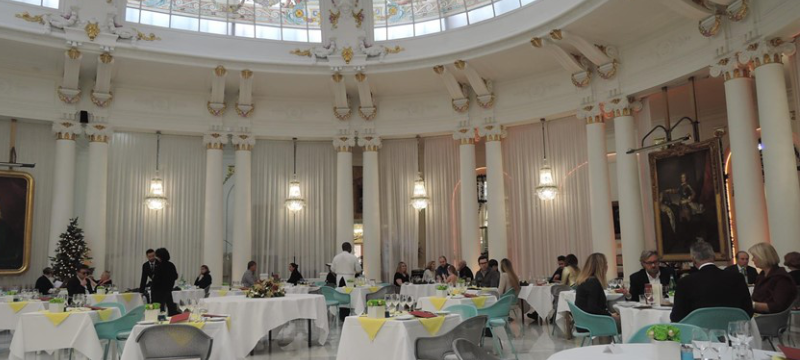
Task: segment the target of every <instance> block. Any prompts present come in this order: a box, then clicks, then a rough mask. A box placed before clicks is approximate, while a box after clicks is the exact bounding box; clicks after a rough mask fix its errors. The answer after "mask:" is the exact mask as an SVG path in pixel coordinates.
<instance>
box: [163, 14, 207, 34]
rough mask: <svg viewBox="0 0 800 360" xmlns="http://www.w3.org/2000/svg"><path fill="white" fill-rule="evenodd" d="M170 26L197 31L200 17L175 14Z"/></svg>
mask: <svg viewBox="0 0 800 360" xmlns="http://www.w3.org/2000/svg"><path fill="white" fill-rule="evenodd" d="M170 26H171V27H172V28H173V29H181V30H192V31H197V28H198V26H200V19H198V18H190V17H186V16H175V15H173V16H172V24H170Z"/></svg>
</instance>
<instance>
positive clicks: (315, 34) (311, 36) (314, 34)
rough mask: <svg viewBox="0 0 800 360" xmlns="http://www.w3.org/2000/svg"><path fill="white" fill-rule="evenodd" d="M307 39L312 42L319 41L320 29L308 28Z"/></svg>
mask: <svg viewBox="0 0 800 360" xmlns="http://www.w3.org/2000/svg"><path fill="white" fill-rule="evenodd" d="M308 41H309V42H312V43H321V42H322V30H313V29H312V30H308Z"/></svg>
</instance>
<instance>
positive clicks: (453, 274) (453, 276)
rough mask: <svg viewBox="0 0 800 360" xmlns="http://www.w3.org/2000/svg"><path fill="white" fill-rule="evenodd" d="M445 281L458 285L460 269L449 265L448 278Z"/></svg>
mask: <svg viewBox="0 0 800 360" xmlns="http://www.w3.org/2000/svg"><path fill="white" fill-rule="evenodd" d="M444 282H445V283H446V284H447V285H453V286H455V285H457V284H458V270H456V267H455V266H453V265H448V266H447V278H446V279H444Z"/></svg>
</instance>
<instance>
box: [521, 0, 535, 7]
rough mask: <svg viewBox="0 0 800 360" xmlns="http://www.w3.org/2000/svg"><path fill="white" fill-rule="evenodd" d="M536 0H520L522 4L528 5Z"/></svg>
mask: <svg viewBox="0 0 800 360" xmlns="http://www.w3.org/2000/svg"><path fill="white" fill-rule="evenodd" d="M534 1H536V0H522V6H525V5H528V4H530V3H532V2H534Z"/></svg>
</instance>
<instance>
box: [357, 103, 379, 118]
mask: <svg viewBox="0 0 800 360" xmlns="http://www.w3.org/2000/svg"><path fill="white" fill-rule="evenodd" d="M372 109H373V110H372V112H371V113H370V114H369V115H367V114H365V113H364V111H363V110H362V107H361V106H359V107H358V116H361V118H362V119H364V120H366V121H372V120H374V119H375V116H378V107H377V106H375V107H373V108H372Z"/></svg>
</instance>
